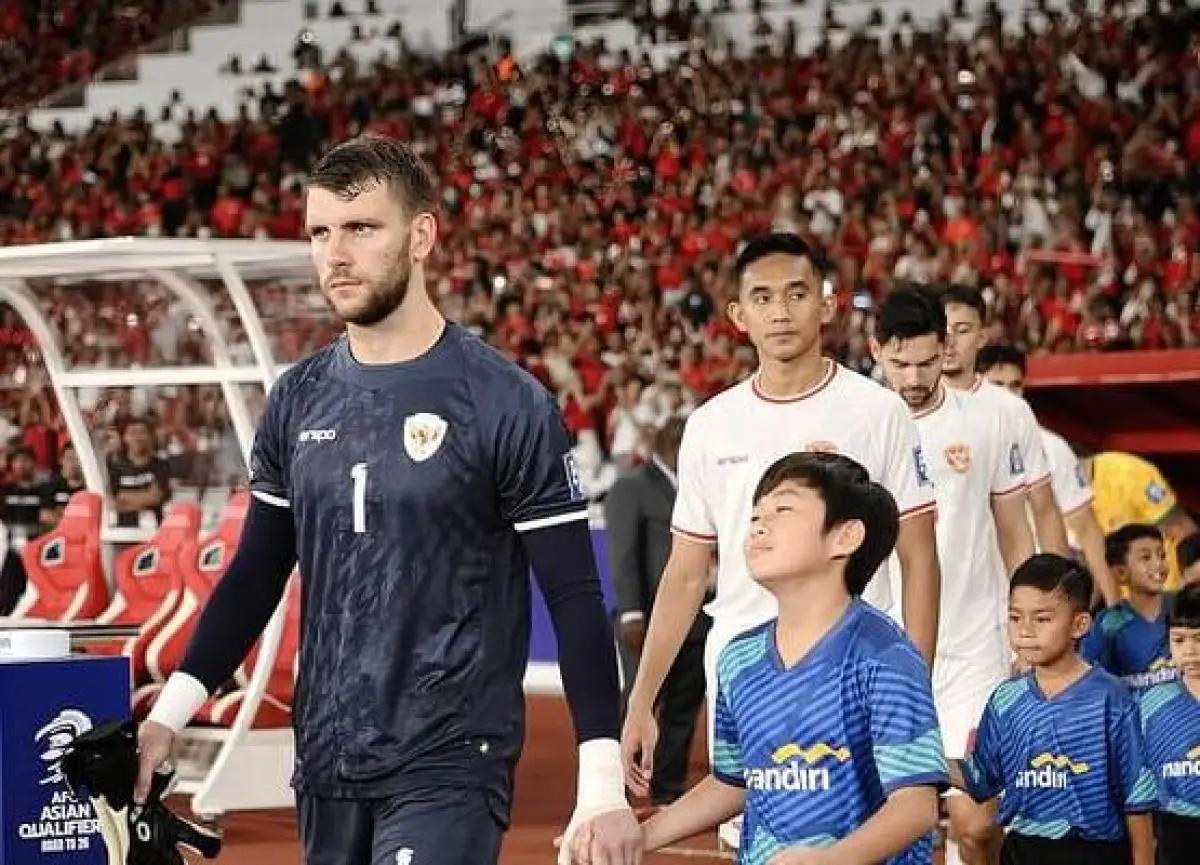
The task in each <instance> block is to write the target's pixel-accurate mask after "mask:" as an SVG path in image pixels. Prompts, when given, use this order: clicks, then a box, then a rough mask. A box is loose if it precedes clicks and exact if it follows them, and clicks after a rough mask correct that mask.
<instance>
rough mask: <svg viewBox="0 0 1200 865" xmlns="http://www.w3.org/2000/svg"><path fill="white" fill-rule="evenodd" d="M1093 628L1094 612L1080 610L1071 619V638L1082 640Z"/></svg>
mask: <svg viewBox="0 0 1200 865" xmlns="http://www.w3.org/2000/svg"><path fill="white" fill-rule="evenodd" d="M1091 629H1092V614H1091V613H1089V612H1088V611H1087V610H1080V611H1079V612H1078V613H1076V614H1075V616H1074V618H1073V619H1071V639H1073V640H1082V639H1083V638H1084V637H1085V636H1086V635H1087V632H1088V631H1090V630H1091Z"/></svg>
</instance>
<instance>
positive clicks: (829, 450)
mask: <svg viewBox="0 0 1200 865" xmlns="http://www.w3.org/2000/svg"><path fill="white" fill-rule="evenodd" d="M804 449H805V450H806V451H808V452H809V453H812V454H835V453H837V452H838V446H837V445H835V444H834V443H833V442H831V441H824V440H821V441H815V442H809V443H808V444H806V445H805V446H804Z"/></svg>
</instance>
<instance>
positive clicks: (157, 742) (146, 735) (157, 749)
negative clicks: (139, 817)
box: [133, 721, 175, 805]
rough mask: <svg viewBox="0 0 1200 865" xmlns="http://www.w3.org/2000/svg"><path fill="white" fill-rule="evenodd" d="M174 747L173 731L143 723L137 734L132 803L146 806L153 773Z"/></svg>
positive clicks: (147, 722)
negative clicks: (136, 764) (135, 777)
mask: <svg viewBox="0 0 1200 865" xmlns="http://www.w3.org/2000/svg"><path fill="white" fill-rule="evenodd" d="M174 745H175V731H174V730H172V729H171V728H170V727H167V726H166V725H164V724H159V723H158V722H157V721H143V722H142V723H141V724H139V725H138V734H137V760H138V768H137V781H136V782H135V784H134V786H133V801H134V802H136V803H138V804H139V805H145V804H146V798H147V797H148V796H149V795H150V786H151V784H152V783H153V781H154V773H155V772H156V771H158V768H159V767H160V766H162V765H163V764H164V763H166V762H167V759H168V758H169V757H170V756H171V748H172V747H173V746H174Z"/></svg>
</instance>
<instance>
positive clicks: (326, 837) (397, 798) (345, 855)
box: [296, 786, 506, 865]
mask: <svg viewBox="0 0 1200 865" xmlns="http://www.w3.org/2000/svg"><path fill="white" fill-rule="evenodd" d="M296 807H297V810H298V811H299V817H300V843H301V846H302V847H303V848H304V862H305V865H496V863H497V862H498V861H499V858H500V841H501V839H502V838H503V836H504V830H505V828H506V827H505V825H504V823H503V822H502V815H501V814H499V813H497V809H496V808H495V807H494V802H493V801H492V799H491V797H490V796H489V793H488V791H487V789H486V788H484V787H475V786H472V787H462V788H447V787H440V788H432V789H426V790H423V791H417V792H408V793H398V794H396V795H394V796H388V797H386V798H383V799H326V798H322V797H320V796H312V795H307V794H301V795H299V796H298V797H297V801H296Z"/></svg>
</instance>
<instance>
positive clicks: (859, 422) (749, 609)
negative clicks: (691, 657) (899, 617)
mask: <svg viewBox="0 0 1200 865" xmlns="http://www.w3.org/2000/svg"><path fill="white" fill-rule="evenodd" d="M805 450H808V451H836V452H837V453H840V454H843V455H845V456H848V457H850V458H852V459H854V460H856V461H857V462H859V463H860V464H862V466H863V467H864V468H866V470H867V472H868V473H869V474H870V476H871V477H872V478H873V479H874V480H876V481H878V482H879V483H881V484H883V486H885V487H886V488H887V489H888V490H889V491H890V492H891V494H892V495H893V496H894V497H895V499H896V504H897V506H898V507H899V509H900V513H901V518H902V519H904V518H905V517H911V516H915V515H916V514H920V513H929V512H932V510H933V509H934V498H933V487H932V485H931V484H930V481H929V478H928V476H927V474H926V472H925V468H924V462H923V457H922V455H921V445H920V440H919V438H918V436H917V428H916V424H915V423H913V420H912V418H911V417H910V415H909V412H908V409H907V407H906V406H905V405H904V402H903V401H902V400H901V399H900V398H899V397H898V396H896V395H895V394H894V393H892V392H891V391H889V390H887V389H886V388H884V387H881V386H880V385H878V384H876V383H875V382H873V381H871V380H870V379H868V378H865V377H864V376H861V375H859V374H858V373H855V372H852V371H851V370H849V369H846V368H845V367H843V366H841V365H839V364H837V363H834V362H833V361H826V371H825V375H824V377H823V378H822V379H821V381H820V383H819V384H817V385H816V386H814V387H813V388H811V389H810V390H809V391H807V392H806V393H803V394H800V395H798V396H796V397H793V398H791V399H774V398H771V397H767V396H764V395H763V394H762V393H761V391H760V390H759V388H758V387H757V376H754V377H751V378H749V379H746V380H745V381H742V382H740V383H739V384H736V385H734V386H733V387H731V388H729V389H728V390H726V391H724V392H722V393H720V394H718V395H717V396H715V397H713V398H712V399H710V400H709V401H708V402H707V403H705V404H704V405H702V406H701V407H700V408H698V409H696V411H695V412H693V414H692V415H691V417H689V418H688V422H687V426H686V428H685V430H684V434H683V442H682V445H681V446H680V450H679V494H678V497H677V498H676V501H675V511H674V515H673V518H672V523H671V527H672V531H674V532H676V533H677V534H679V535H682V536H683V537H686V538H690V539H692V540H698V541H703V542H707V543H715V544H716V545H717V553H718V567H717V593H716V598H715V600H713V602H712V603H711V604H709V606H708V612H709V615H711V616H712V617H713V630H714V632H719V633H722V634H726V635H730V636H732V635H733V634H736V633H739V632H741V631H743V630H746V629H749V628H753V627H756V626H757V625H760V624H762V623H763V622H766V621H768V620H769V619H771V618H773V617H774V616H776V615H777V614H778V608H777V605H776V602H775V599H774V597H773V596H772V595H771V594H770V593H768V592H767V591H766V590H765V589H763V588H762V587H761V586H759V585H758V584H757V583H755V582H754V580H753V579H752V578H751V577H750V575H749V572H748V571H747V569H746V560H745V555H744V552H743V544H744V542H745V539H746V535H747V533H748V532H749V529H750V516H751V512H752V510H753V504H752V499H753V495H754V488H755V487H756V486H757V485H758V482H759V480H760V479H761V478H762V476H763V473H764V472H765V471H766V470H767V469H768V468H769V467H770V466H771V465H772V464H773V463H774V462H776V461H777V460H779V459H781V458H782V457H785V456H787V455H788V454H791V453H795V452H797V451H805ZM865 597H866V598H867V600H870V601H871V602H872V603H875V604H876V605H877V606H880V607H883V608H887V607H889V606H891V589H890V586H889V585H888V579H887V573H886V565H885V566H884V567H883V568H881V569H880V573H879V574H876V576H875V579H874V580H873V581H872V583H871V586H870V587H868V592H867V594H866V595H865Z"/></svg>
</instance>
